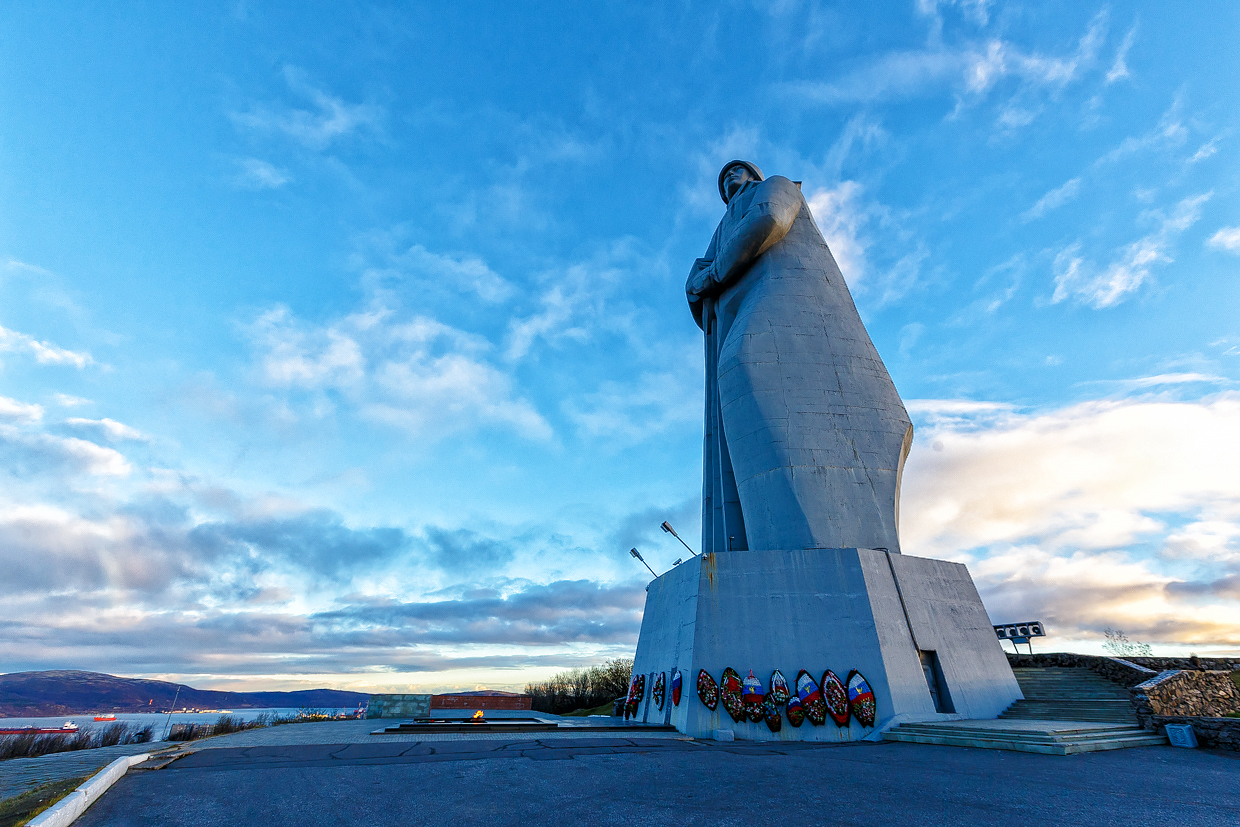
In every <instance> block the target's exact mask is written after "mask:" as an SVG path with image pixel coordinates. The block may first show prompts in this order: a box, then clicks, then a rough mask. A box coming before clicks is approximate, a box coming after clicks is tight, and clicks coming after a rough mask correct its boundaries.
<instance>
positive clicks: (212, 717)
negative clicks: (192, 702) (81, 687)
mask: <svg viewBox="0 0 1240 827" xmlns="http://www.w3.org/2000/svg"><path fill="white" fill-rule="evenodd" d="M300 711H301V710H300V709H297V708H283V707H282V708H272V709H232V710H224V709H220V710H216V711H215V712H173V713H171V714H169V713H167V712H117V713H116V720H115V721H96V720H95V715H94V713H90V714H88V715H58V716H55V717H51V718H2V717H0V729H15V728H18V727H26V726H33V727H40V728H45V729H55V728H57V727H61V726H63V725H64V724H65V723H66V722H71V723H74V724H77V726H78V729H79V730H86V729H103V728H105V727H109V726H111V725H112V724H114V723H117V724H129V727H130V729H131V730H139V729H143V728H145V727H148V726H149V727H150V728H151V740H153V741H162V740H163V739H164V736H165V735H167V733H168V731H169V730H170V729H171V727H172V725H173V724H214V723H215V722H216V721H218V720H219V719H220V716H221V715H229V716H231V717H234V718H240V719H241V720H243V721H253V720H254V719H255V718H257V717H258V716H259V715H262V714H263V713H264V712H265V713H267V714H268V715H270V716H272V717H279V718H288V717H292V716H294V715H296V714H297V713H298V712H300ZM314 711H315V713H320V712H322V713H326V714H328V715H351V714H352V713H353V712H355V711H356V710H355V709H354V708H353V707H349V708H345V709H334V708H328V709H320V708H317V707H316V708H315V710H314ZM0 737H3V736H0Z"/></svg>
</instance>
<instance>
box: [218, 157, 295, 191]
mask: <svg viewBox="0 0 1240 827" xmlns="http://www.w3.org/2000/svg"><path fill="white" fill-rule="evenodd" d="M237 167H238V170H237V175H236V177H234V178H233V183H234V184H235V185H237V186H239V187H243V188H245V189H254V190H274V189H279V188H280V187H282V186H284V185H285V184H287V183H288V182H290V181H292V180H293V176H291V175H289V173H288V171H287V170H283V169H279V168H278V167H276V166H274V165H273V164H270V163H268V162H267V161H263V160H260V159H258V158H241V159H239V160H238V161H237Z"/></svg>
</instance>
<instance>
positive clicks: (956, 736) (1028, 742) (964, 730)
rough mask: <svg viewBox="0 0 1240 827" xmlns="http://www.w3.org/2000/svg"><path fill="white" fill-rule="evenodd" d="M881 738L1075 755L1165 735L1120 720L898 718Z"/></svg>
mask: <svg viewBox="0 0 1240 827" xmlns="http://www.w3.org/2000/svg"><path fill="white" fill-rule="evenodd" d="M883 740H885V741H906V742H910V743H915V744H941V745H945V746H953V747H974V748H977V749H1006V750H1014V751H1016V752H1037V753H1042V754H1043V755H1075V754H1077V753H1082V752H1099V751H1101V750H1110V749H1127V748H1128V747H1151V746H1158V745H1161V744H1166V743H1167V736H1165V735H1157V734H1155V733H1152V732H1146V731H1145V730H1143V729H1138V728H1137V727H1136V726H1124V725H1122V724H1099V723H1088V722H1080V723H1078V722H1075V721H1047V722H1041V721H1032V720H1020V719H1016V720H1007V721H1003V720H995V721H944V722H942V723H938V722H932V723H921V724H900V725H899V726H897V727H894V728H892V729H889V730H887V731H886V732H884V733H883Z"/></svg>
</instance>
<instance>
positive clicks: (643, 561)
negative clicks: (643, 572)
mask: <svg viewBox="0 0 1240 827" xmlns="http://www.w3.org/2000/svg"><path fill="white" fill-rule="evenodd" d="M629 554H631V555H633V556H634V557H636V558H637V559H638V560H641V561H642V565H643V566H645V567H646V568H648V569H650V564H649V563H647V562H646V558H644V557H642V554H641V552H640V551H638V550H637V549H635V548H631V549H629ZM650 573H651V574H652V575H654V576H655V577H658V576H659V575H657V574H655V573H654V569H650Z"/></svg>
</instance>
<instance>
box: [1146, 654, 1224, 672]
mask: <svg viewBox="0 0 1240 827" xmlns="http://www.w3.org/2000/svg"><path fill="white" fill-rule="evenodd" d="M1126 660H1129V661H1131V662H1133V663H1135V664H1137V665H1139V666H1144V667H1145V668H1147V669H1153V670H1154V671H1155V672H1166V671H1167V670H1168V669H1197V670H1205V671H1207V672H1218V671H1223V672H1236V671H1240V658H1198V657H1191V658H1126Z"/></svg>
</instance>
